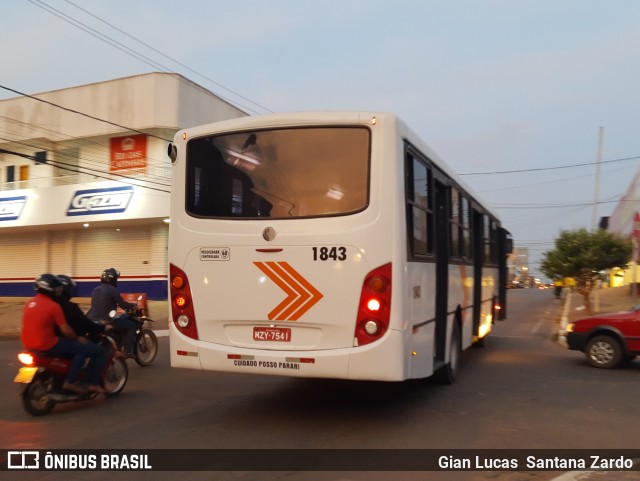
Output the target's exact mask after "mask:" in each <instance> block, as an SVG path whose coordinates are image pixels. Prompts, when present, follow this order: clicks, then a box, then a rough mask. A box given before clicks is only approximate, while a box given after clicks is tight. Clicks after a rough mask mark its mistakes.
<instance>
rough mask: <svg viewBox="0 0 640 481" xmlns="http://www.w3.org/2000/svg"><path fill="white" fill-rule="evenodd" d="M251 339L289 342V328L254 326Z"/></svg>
mask: <svg viewBox="0 0 640 481" xmlns="http://www.w3.org/2000/svg"><path fill="white" fill-rule="evenodd" d="M253 340H254V341H278V342H291V329H290V328H288V327H254V328H253Z"/></svg>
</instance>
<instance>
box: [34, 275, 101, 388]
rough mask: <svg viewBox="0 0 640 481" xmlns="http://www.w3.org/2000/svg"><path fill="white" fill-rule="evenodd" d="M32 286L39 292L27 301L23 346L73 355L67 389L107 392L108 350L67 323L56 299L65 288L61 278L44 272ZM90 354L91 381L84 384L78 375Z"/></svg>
mask: <svg viewBox="0 0 640 481" xmlns="http://www.w3.org/2000/svg"><path fill="white" fill-rule="evenodd" d="M33 287H34V289H35V290H36V291H37V294H36V295H35V297H33V298H32V299H30V300H29V301H27V303H26V304H25V306H24V311H23V315H22V343H23V344H24V347H25V348H27V349H29V350H34V351H40V352H42V353H43V354H44V355H47V356H53V357H57V356H60V357H66V356H71V366H70V368H69V372H68V374H67V377H66V379H65V382H64V384H63V385H62V388H63V389H64V390H66V391H70V392H74V393H77V394H83V393H85V392H87V391H90V392H95V393H104V392H105V390H104V388H103V387H102V386H101V374H102V370H103V368H104V366H105V363H106V361H107V355H106V351H105V350H104V349H102V348H101V347H100V346H99V345H97V344H95V343H93V342H90V341H88V340H87V339H86V338H84V337H78V336H77V335H76V334H75V332H73V329H71V327H69V324H67V321H66V319H65V317H64V313H63V311H62V308H61V307H60V305H59V304H58V303H57V302H56V301H55V300H54V299H55V298H56V296H59V295H60V293H61V292H62V288H63V284H62V282H61V281H60V279H59V278H58V277H57V276H55V275H53V274H42V275H40V276H39V277H38V278H37V279H36V280H35V283H34V286H33ZM58 332H60V333H61V334H62V336H59V335H58ZM87 358H90V359H91V360H90V362H89V366H88V368H87V381H88V383H89V385H88V386H87V387H86V388H85V387H84V386H83V385H81V384H80V383H79V382H78V377H79V375H80V371H81V370H82V367H83V366H84V363H85V360H86V359H87Z"/></svg>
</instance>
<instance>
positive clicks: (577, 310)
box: [554, 286, 640, 340]
mask: <svg viewBox="0 0 640 481" xmlns="http://www.w3.org/2000/svg"><path fill="white" fill-rule="evenodd" d="M582 301H583V297H582V295H580V294H578V293H577V292H571V293H570V294H567V293H565V294H564V298H563V300H562V301H555V302H558V309H557V311H556V316H555V319H554V321H555V322H557V323H558V328H559V334H558V335H559V338H560V340H562V339H563V338H564V328H565V326H566V325H567V324H568V323H570V322H573V321H576V320H578V319H582V318H584V317H588V316H589V314H587V311H586V309H584V307H583V302H582ZM636 304H640V290H639V292H638V294H637V295H636V298H635V299H634V296H633V295H632V293H631V287H630V286H622V287H604V288H601V289H598V290H596V291H593V292H592V293H591V310H592V313H593V314H592V315H594V316H595V315H598V314H605V313H609V312H618V311H627V310H629V309H631V307H632V306H634V305H636Z"/></svg>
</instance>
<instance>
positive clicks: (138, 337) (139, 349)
mask: <svg viewBox="0 0 640 481" xmlns="http://www.w3.org/2000/svg"><path fill="white" fill-rule="evenodd" d="M125 312H126V313H127V314H128V317H129V319H130V320H132V321H133V322H135V323H136V324H137V327H136V334H135V341H134V344H133V354H134V359H135V361H136V363H138V365H140V366H142V367H145V366H149V365H150V364H151V363H152V362H153V360H154V359H155V358H156V355H157V354H158V338H157V336H156V334H155V333H154V332H153V331H152V330H151V329H149V328H147V327H145V324H146V323H147V322H154V320H153V319H151V318H149V317H147V316H146V315H145V314H144V311H143V310H142V309H129V310H126V311H125ZM119 315H122V314H117V313H116V311H111V312H110V313H109V318H110V320H111V321H113V320H114V319H115V318H116V317H117V316H119ZM110 335H112V336H113V337H114V338H116V342H117V345H118V350H120V351H122V350H123V342H124V336H122V335H119V334H117V333H113V334H110Z"/></svg>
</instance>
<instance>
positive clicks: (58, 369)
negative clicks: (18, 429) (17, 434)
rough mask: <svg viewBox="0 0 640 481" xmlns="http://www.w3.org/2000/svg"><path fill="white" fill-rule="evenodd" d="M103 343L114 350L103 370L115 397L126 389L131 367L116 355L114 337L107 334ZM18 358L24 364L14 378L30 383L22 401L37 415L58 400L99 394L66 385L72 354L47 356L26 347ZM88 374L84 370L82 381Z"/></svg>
mask: <svg viewBox="0 0 640 481" xmlns="http://www.w3.org/2000/svg"><path fill="white" fill-rule="evenodd" d="M101 345H102V346H103V347H104V348H106V349H109V351H110V355H109V359H108V361H107V364H106V366H105V369H104V372H103V373H102V386H103V387H104V389H105V390H106V393H105V396H107V397H113V396H116V395H117V394H119V393H120V391H122V390H123V389H124V386H125V384H126V383H127V379H128V377H129V369H128V368H127V363H126V362H124V360H123V359H120V358H117V357H116V356H115V354H116V350H117V346H116V343H115V341H114V340H113V339H112V338H111V337H109V336H105V337H103V339H102V341H101ZM18 359H19V360H20V362H21V363H22V364H23V367H21V368H20V369H19V370H18V374H17V375H16V377H15V379H14V382H18V383H23V384H26V386H25V388H24V391H23V392H22V405H23V406H24V408H25V409H26V410H27V412H28V413H29V414H31V415H33V416H42V415H44V414H48V413H49V412H51V410H52V409H53V407H54V406H55V405H56V404H58V403H67V402H76V401H87V400H89V399H93V398H94V397H96V396H97V394H96V393H93V392H89V391H87V392H84V393H82V394H77V393H72V392H68V391H65V390H63V389H62V385H63V383H64V379H65V377H66V375H67V372H68V371H69V366H70V365H71V359H69V358H63V357H47V356H43V355H42V354H40V353H36V352H32V351H23V352H21V353H20V354H18ZM84 375H85V373H84V370H83V371H82V372H81V374H80V380H81V381H82V380H83V378H84Z"/></svg>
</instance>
